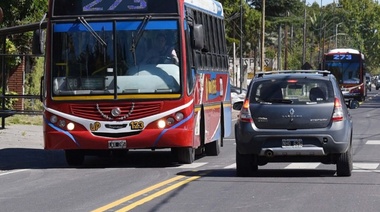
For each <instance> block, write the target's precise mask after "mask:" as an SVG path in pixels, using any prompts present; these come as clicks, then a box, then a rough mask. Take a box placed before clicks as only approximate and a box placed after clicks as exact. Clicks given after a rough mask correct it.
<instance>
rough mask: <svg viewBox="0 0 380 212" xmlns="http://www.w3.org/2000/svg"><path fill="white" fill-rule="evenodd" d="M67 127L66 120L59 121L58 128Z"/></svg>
mask: <svg viewBox="0 0 380 212" xmlns="http://www.w3.org/2000/svg"><path fill="white" fill-rule="evenodd" d="M65 125H66V121H65V120H63V119H61V120H59V121H58V126H59V127H61V128H64V127H65Z"/></svg>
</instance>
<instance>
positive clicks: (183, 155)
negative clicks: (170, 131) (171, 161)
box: [176, 147, 195, 164]
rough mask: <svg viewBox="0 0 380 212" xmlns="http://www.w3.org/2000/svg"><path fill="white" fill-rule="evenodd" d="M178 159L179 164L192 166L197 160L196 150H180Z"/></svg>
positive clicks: (189, 148) (187, 148)
mask: <svg viewBox="0 0 380 212" xmlns="http://www.w3.org/2000/svg"><path fill="white" fill-rule="evenodd" d="M176 151H177V159H178V162H179V163H183V164H191V163H193V162H194V160H195V149H194V148H192V147H185V148H178V149H177V150H176Z"/></svg>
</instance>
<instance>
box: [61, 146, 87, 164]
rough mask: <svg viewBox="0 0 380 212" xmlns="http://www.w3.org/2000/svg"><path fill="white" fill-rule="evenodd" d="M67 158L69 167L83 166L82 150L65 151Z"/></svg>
mask: <svg viewBox="0 0 380 212" xmlns="http://www.w3.org/2000/svg"><path fill="white" fill-rule="evenodd" d="M65 156H66V162H67V164H68V165H69V166H79V165H82V164H83V161H84V152H83V151H82V150H65Z"/></svg>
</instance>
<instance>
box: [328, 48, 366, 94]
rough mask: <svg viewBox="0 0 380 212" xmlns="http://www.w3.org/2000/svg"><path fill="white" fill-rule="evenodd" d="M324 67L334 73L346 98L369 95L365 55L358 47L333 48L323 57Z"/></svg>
mask: <svg viewBox="0 0 380 212" xmlns="http://www.w3.org/2000/svg"><path fill="white" fill-rule="evenodd" d="M323 68H324V69H325V70H328V71H330V72H331V73H333V74H334V76H335V78H336V79H337V81H338V83H339V85H340V87H341V89H342V93H343V95H344V97H345V99H346V100H350V99H354V100H357V101H364V100H365V98H366V96H367V86H366V77H365V76H366V68H365V60H364V55H363V54H362V53H361V52H360V51H358V50H356V49H343V48H342V49H332V50H330V51H329V52H328V53H326V54H325V55H324V57H323Z"/></svg>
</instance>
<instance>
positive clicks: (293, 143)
mask: <svg viewBox="0 0 380 212" xmlns="http://www.w3.org/2000/svg"><path fill="white" fill-rule="evenodd" d="M282 147H283V148H300V147H303V141H302V139H288V138H287V139H282Z"/></svg>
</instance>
